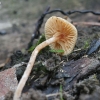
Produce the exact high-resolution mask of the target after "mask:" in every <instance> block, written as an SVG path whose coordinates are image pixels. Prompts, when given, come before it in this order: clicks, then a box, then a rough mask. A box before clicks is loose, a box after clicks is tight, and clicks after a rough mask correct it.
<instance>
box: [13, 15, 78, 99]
mask: <svg viewBox="0 0 100 100" xmlns="http://www.w3.org/2000/svg"><path fill="white" fill-rule="evenodd" d="M45 37H46V41H44V42H42V43H41V44H39V45H38V46H37V47H36V48H35V50H34V51H33V52H32V55H31V57H30V60H29V62H28V65H27V68H26V70H25V72H24V74H23V76H22V78H21V80H20V82H19V84H18V87H17V89H16V91H15V95H14V100H19V98H20V96H21V92H22V89H23V87H24V85H25V83H26V81H27V79H28V77H29V75H30V72H31V70H32V68H33V64H34V62H35V59H36V56H37V54H38V53H39V51H40V50H41V49H43V48H44V47H46V46H48V45H50V47H51V48H52V49H55V50H59V49H62V50H64V53H63V54H62V55H68V54H70V53H71V52H72V50H73V48H74V46H75V43H76V40H77V29H76V28H75V26H74V25H72V24H71V23H70V22H68V21H67V20H65V19H62V18H60V17H56V16H52V17H50V18H49V19H48V20H47V22H46V24H45Z"/></svg>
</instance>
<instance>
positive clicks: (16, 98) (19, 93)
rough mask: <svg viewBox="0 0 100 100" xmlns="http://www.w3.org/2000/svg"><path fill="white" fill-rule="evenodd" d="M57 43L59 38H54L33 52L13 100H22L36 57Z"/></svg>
mask: <svg viewBox="0 0 100 100" xmlns="http://www.w3.org/2000/svg"><path fill="white" fill-rule="evenodd" d="M56 41H57V38H56V37H52V38H50V39H48V40H46V41H44V42H42V43H41V44H39V45H38V46H37V47H36V48H35V50H34V51H33V52H32V55H31V57H30V60H29V62H28V65H27V67H26V70H25V72H24V74H23V76H22V78H21V80H20V82H19V84H18V87H17V89H16V91H15V95H14V99H13V100H20V96H21V93H22V90H23V87H24V86H25V84H26V81H27V79H28V77H29V75H30V72H31V70H32V68H33V65H34V62H35V59H36V56H37V54H38V53H39V51H40V50H41V49H43V48H44V47H46V46H48V45H49V44H51V43H53V42H56Z"/></svg>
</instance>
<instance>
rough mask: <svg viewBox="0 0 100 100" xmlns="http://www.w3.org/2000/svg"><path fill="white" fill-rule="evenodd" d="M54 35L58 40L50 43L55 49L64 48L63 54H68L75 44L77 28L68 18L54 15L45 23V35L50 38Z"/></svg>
mask: <svg viewBox="0 0 100 100" xmlns="http://www.w3.org/2000/svg"><path fill="white" fill-rule="evenodd" d="M53 36H54V37H57V38H58V40H57V41H56V42H54V43H52V44H50V47H51V48H52V49H55V50H64V53H63V55H68V54H70V53H71V52H72V50H73V48H74V46H75V43H76V40H77V29H76V28H75V26H74V25H73V24H71V23H70V22H68V21H67V20H65V19H63V18H60V17H56V16H52V17H50V18H49V19H48V20H47V22H46V24H45V37H46V39H49V38H51V37H53Z"/></svg>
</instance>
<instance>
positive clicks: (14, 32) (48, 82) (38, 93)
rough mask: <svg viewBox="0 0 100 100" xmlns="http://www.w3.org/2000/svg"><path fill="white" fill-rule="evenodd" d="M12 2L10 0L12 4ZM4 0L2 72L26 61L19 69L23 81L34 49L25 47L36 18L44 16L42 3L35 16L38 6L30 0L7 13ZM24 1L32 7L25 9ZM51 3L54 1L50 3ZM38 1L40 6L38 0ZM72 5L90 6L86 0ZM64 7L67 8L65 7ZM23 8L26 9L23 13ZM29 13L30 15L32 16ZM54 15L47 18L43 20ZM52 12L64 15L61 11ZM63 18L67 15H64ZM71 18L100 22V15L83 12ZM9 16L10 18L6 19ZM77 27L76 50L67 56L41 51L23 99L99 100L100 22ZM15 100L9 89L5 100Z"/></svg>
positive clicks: (0, 36)
mask: <svg viewBox="0 0 100 100" xmlns="http://www.w3.org/2000/svg"><path fill="white" fill-rule="evenodd" d="M44 1H45V0H44ZM65 1H66V0H65ZM65 1H64V2H65ZM97 1H98V0H97ZM11 2H12V1H11V0H10V1H9V3H11ZM18 2H19V1H18ZM1 3H2V4H3V6H4V7H2V8H1V9H2V14H3V15H4V18H3V15H2V16H1V19H2V20H3V21H0V22H2V23H1V26H2V27H1V28H0V64H1V63H4V64H5V65H4V66H3V68H1V69H0V71H2V70H5V69H8V68H10V67H14V66H15V65H17V64H20V63H22V62H24V64H23V65H22V66H21V67H17V68H16V75H17V79H18V81H20V79H21V77H22V75H23V73H24V71H25V68H26V65H27V63H28V61H29V58H30V55H31V52H32V51H31V52H29V51H28V50H26V48H27V46H28V43H29V41H30V39H31V35H32V33H33V31H34V29H35V23H36V21H37V20H38V18H39V17H38V18H37V16H41V14H42V12H43V11H41V8H43V7H41V6H40V7H39V8H38V10H34V13H35V15H34V17H32V16H33V13H32V8H31V7H32V6H33V5H34V6H35V4H31V3H32V1H31V0H22V1H21V4H20V5H19V6H20V7H19V6H18V4H17V5H16V6H15V8H14V9H13V10H11V9H12V8H9V7H8V8H9V9H8V12H9V13H8V14H7V11H6V10H7V8H6V6H5V5H6V3H7V1H6V2H5V3H3V1H2V0H1ZM15 3H16V2H13V5H12V7H13V6H14V5H15ZM22 3H24V4H25V5H26V6H27V5H31V6H30V7H29V9H28V10H26V8H25V7H23V6H22ZM49 3H50V4H52V3H51V2H49ZM67 3H68V2H67ZM88 3H89V4H92V3H94V2H93V1H91V3H90V2H88ZM98 3H99V1H98ZM36 4H37V5H39V4H38V0H37V2H36ZM56 4H58V3H57V2H56ZM69 4H70V3H69ZM71 4H72V5H75V6H76V5H77V6H76V7H74V8H75V9H76V8H78V7H80V9H84V8H88V6H87V5H86V4H85V2H84V3H83V5H84V6H81V5H82V3H81V2H79V1H78V0H77V2H76V3H75V2H71ZM44 5H46V4H44ZM58 5H59V4H58ZM58 5H56V6H58ZM95 5H97V6H94V8H95V10H98V8H99V6H98V4H95ZM52 6H53V7H54V8H55V7H56V6H54V5H53V4H52ZM18 7H19V8H21V7H22V10H20V11H19V8H18ZM4 8H5V9H4ZM24 8H25V10H24ZM61 8H63V7H61ZM65 8H66V7H64V8H63V9H65ZM90 8H91V6H90ZM35 9H37V8H35ZM68 9H70V6H68ZM4 11H5V12H6V13H5V12H4ZM23 11H25V12H24V13H23V15H22V16H21V13H22V12H23ZM12 12H13V13H12ZM36 12H37V13H36ZM10 14H11V18H10ZM27 14H29V16H28V15H27ZM15 15H16V16H15ZM51 15H52V14H51ZM51 15H48V16H47V17H46V18H45V20H44V23H45V21H46V19H47V18H48V17H50V16H51ZM53 15H56V16H62V15H61V14H58V13H57V14H53ZM23 16H24V17H23ZM14 17H15V18H14ZM62 17H63V18H65V16H62ZM69 17H70V18H71V19H72V21H73V24H74V22H82V21H85V22H87V21H88V22H89V21H92V22H99V21H100V17H99V16H94V15H93V14H90V13H89V14H83V15H82V14H74V15H70V16H69ZM6 18H7V19H8V20H6ZM9 20H10V21H9ZM11 20H13V21H11ZM44 23H43V26H42V27H41V29H40V32H41V34H43V33H44V31H43V28H44ZM75 26H76V28H77V30H78V39H77V43H76V45H75V48H74V50H73V52H72V53H71V54H70V55H68V56H61V55H59V54H57V53H54V52H50V50H51V49H50V47H46V48H45V49H43V50H42V51H41V52H40V53H39V54H38V57H37V59H36V61H35V65H34V68H33V69H32V72H31V75H30V77H29V78H28V81H27V83H26V85H25V87H24V89H23V94H22V97H21V100H90V99H91V100H99V99H100V97H99V95H100V92H99V91H100V25H84V24H76V25H75ZM41 34H40V35H41ZM39 39H40V38H38V39H35V40H34V42H33V45H35V44H36V42H37V41H38V40H39ZM26 94H27V96H26ZM12 99H13V92H9V93H8V94H7V96H6V99H5V100H12Z"/></svg>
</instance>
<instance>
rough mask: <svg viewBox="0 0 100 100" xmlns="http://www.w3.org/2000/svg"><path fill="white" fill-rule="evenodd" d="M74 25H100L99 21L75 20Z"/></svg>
mask: <svg viewBox="0 0 100 100" xmlns="http://www.w3.org/2000/svg"><path fill="white" fill-rule="evenodd" d="M73 24H74V25H93V26H100V23H98V22H74V23H73Z"/></svg>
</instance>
